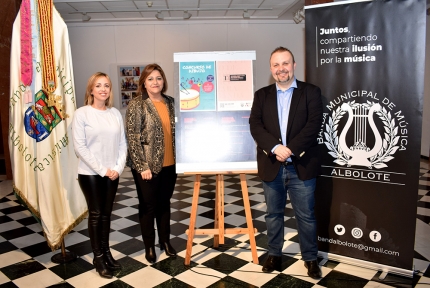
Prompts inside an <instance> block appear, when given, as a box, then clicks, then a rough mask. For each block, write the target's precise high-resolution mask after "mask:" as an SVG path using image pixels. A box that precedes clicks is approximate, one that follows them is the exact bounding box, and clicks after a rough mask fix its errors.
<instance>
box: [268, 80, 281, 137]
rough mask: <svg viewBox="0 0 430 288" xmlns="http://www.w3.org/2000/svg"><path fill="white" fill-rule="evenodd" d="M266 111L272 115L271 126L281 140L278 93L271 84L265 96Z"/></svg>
mask: <svg viewBox="0 0 430 288" xmlns="http://www.w3.org/2000/svg"><path fill="white" fill-rule="evenodd" d="M267 104H268V111H270V113H271V115H272V125H273V127H275V129H276V131H278V135H277V137H279V139H280V138H281V127H280V126H279V117H278V91H276V85H275V84H273V85H272V86H271V87H270V90H269V93H268V94H267Z"/></svg>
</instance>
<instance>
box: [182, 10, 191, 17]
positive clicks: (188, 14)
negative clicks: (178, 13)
mask: <svg viewBox="0 0 430 288" xmlns="http://www.w3.org/2000/svg"><path fill="white" fill-rule="evenodd" d="M183 17H184V19H190V18H191V13H188V11H187V10H185V11H184V15H183Z"/></svg>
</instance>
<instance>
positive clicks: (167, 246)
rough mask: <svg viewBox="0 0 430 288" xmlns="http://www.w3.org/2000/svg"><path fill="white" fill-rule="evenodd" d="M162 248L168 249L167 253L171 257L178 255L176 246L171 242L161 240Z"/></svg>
mask: <svg viewBox="0 0 430 288" xmlns="http://www.w3.org/2000/svg"><path fill="white" fill-rule="evenodd" d="M159 244H160V249H161V250H164V251H166V255H167V256H170V257H174V256H176V250H175V248H173V247H172V245H170V242H160V243H159Z"/></svg>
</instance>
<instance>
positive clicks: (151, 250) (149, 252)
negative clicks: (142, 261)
mask: <svg viewBox="0 0 430 288" xmlns="http://www.w3.org/2000/svg"><path fill="white" fill-rule="evenodd" d="M145 252H146V253H145V258H146V260H148V262H149V263H155V260H157V255H156V254H155V247H154V246H151V247H145Z"/></svg>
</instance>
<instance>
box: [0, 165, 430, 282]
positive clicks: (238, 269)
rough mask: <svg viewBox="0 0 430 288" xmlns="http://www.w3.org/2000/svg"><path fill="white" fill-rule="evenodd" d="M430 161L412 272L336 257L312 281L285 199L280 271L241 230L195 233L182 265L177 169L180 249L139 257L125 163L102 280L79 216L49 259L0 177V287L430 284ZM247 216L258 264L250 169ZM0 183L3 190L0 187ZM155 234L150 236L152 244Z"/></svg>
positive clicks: (205, 208)
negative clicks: (266, 264)
mask: <svg viewBox="0 0 430 288" xmlns="http://www.w3.org/2000/svg"><path fill="white" fill-rule="evenodd" d="M429 172H430V166H429V161H428V160H425V159H422V161H421V173H420V174H421V176H420V179H419V185H420V186H419V191H418V209H417V232H416V244H415V258H414V267H415V268H414V269H415V270H417V273H416V275H415V276H414V277H413V278H407V277H401V276H396V275H390V274H389V275H388V276H387V277H386V278H385V279H384V280H380V279H379V276H380V274H381V272H378V271H374V270H370V269H364V268H360V267H355V266H351V265H347V264H343V263H338V262H335V261H328V262H326V263H325V264H324V265H323V266H322V273H323V278H322V279H320V280H313V279H311V278H309V277H307V275H306V269H305V268H304V266H303V261H302V260H301V256H300V253H299V245H298V238H297V231H296V226H295V220H294V217H293V213H292V209H291V205H290V204H288V205H287V207H286V209H285V227H286V229H285V233H286V234H285V244H284V250H283V251H284V253H285V254H284V256H283V259H282V269H283V270H282V272H278V271H275V272H273V273H269V274H267V273H262V272H261V264H260V265H257V264H254V263H252V255H251V251H250V247H249V238H248V236H247V235H234V236H232V235H226V236H227V237H226V241H225V244H224V245H221V246H220V247H219V248H217V249H214V248H213V247H212V245H213V237H212V236H196V237H195V239H194V246H193V249H192V253H193V254H192V255H193V256H192V258H191V265H190V266H188V267H187V266H184V258H185V248H186V241H187V235H186V234H185V231H186V230H187V229H188V225H189V217H190V210H191V202H192V193H193V183H194V176H180V177H179V178H178V181H177V185H176V188H175V193H174V195H173V199H172V220H171V227H172V228H171V230H172V231H171V233H172V235H171V237H172V238H171V243H172V245H173V246H174V247H175V248H176V249H177V251H178V252H179V253H178V256H177V257H176V258H169V257H167V256H166V255H165V253H164V252H163V253H162V252H161V251H160V250H159V249H158V247H157V248H156V252H157V255H158V258H157V262H156V263H155V264H152V265H151V264H150V263H148V262H147V261H146V259H145V256H144V255H145V251H144V249H145V248H144V245H143V242H142V239H141V235H140V228H139V224H138V216H137V212H138V210H137V206H138V200H137V196H136V191H135V186H134V182H133V178H132V175H131V173H130V172H129V170H126V171H125V172H124V173H123V174H122V175H121V179H120V186H119V190H118V194H117V197H116V202H115V204H114V212H113V215H112V227H111V229H112V230H111V237H110V245H111V248H112V254H113V256H114V257H115V258H116V259H118V261H119V262H120V263H121V264H122V266H123V269H122V270H121V271H119V272H117V273H116V274H115V276H114V277H113V278H112V279H103V278H101V277H99V276H98V274H97V273H96V271H95V269H94V268H93V266H92V264H91V262H92V253H91V247H90V241H89V238H88V232H87V224H86V220H84V221H83V222H82V223H81V224H79V225H78V226H77V227H76V228H75V229H74V230H73V231H72V232H71V233H70V234H69V235H68V236H67V237H66V240H65V243H66V249H67V250H68V251H71V252H73V253H75V254H76V255H77V259H76V260H75V261H73V262H70V263H68V264H55V263H53V262H52V261H51V257H52V256H53V255H55V254H58V253H60V251H56V252H54V253H53V252H51V251H50V249H49V248H48V246H47V245H46V242H45V239H44V237H43V233H42V230H41V227H40V225H39V224H38V223H37V221H36V220H35V219H34V218H33V217H32V216H31V214H30V213H29V212H28V211H27V210H26V209H25V208H23V207H22V206H20V205H19V203H18V202H17V200H16V198H15V196H14V195H13V193H9V191H12V190H11V183H10V182H11V181H4V179H5V178H4V177H2V176H0V190H2V191H1V193H0V197H1V195H5V196H3V197H1V198H0V288H1V287H366V288H370V287H430V267H429V264H430V240H429V239H430V173H429ZM247 178H248V186H249V194H250V204H251V209H252V215H253V219H254V220H253V223H254V226H255V228H257V229H258V233H257V234H256V242H257V249H258V256H259V260H260V263H262V262H263V260H264V259H265V257H266V251H265V248H266V247H267V242H266V237H265V233H266V226H265V223H264V211H265V204H264V197H263V195H262V186H261V182H260V180H259V179H258V177H256V176H254V175H248V176H247ZM224 180H225V226H226V228H230V227H246V219H245V213H244V211H243V203H242V196H241V191H240V182H239V177H238V176H224ZM6 189H8V190H7V192H6ZM214 191H215V177H214V176H212V177H210V176H204V177H203V178H202V186H201V191H200V197H199V208H198V216H197V224H196V226H197V227H199V228H213V224H214V220H213V219H214V200H213V199H214ZM157 242H158V241H157V240H156V243H157Z"/></svg>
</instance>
